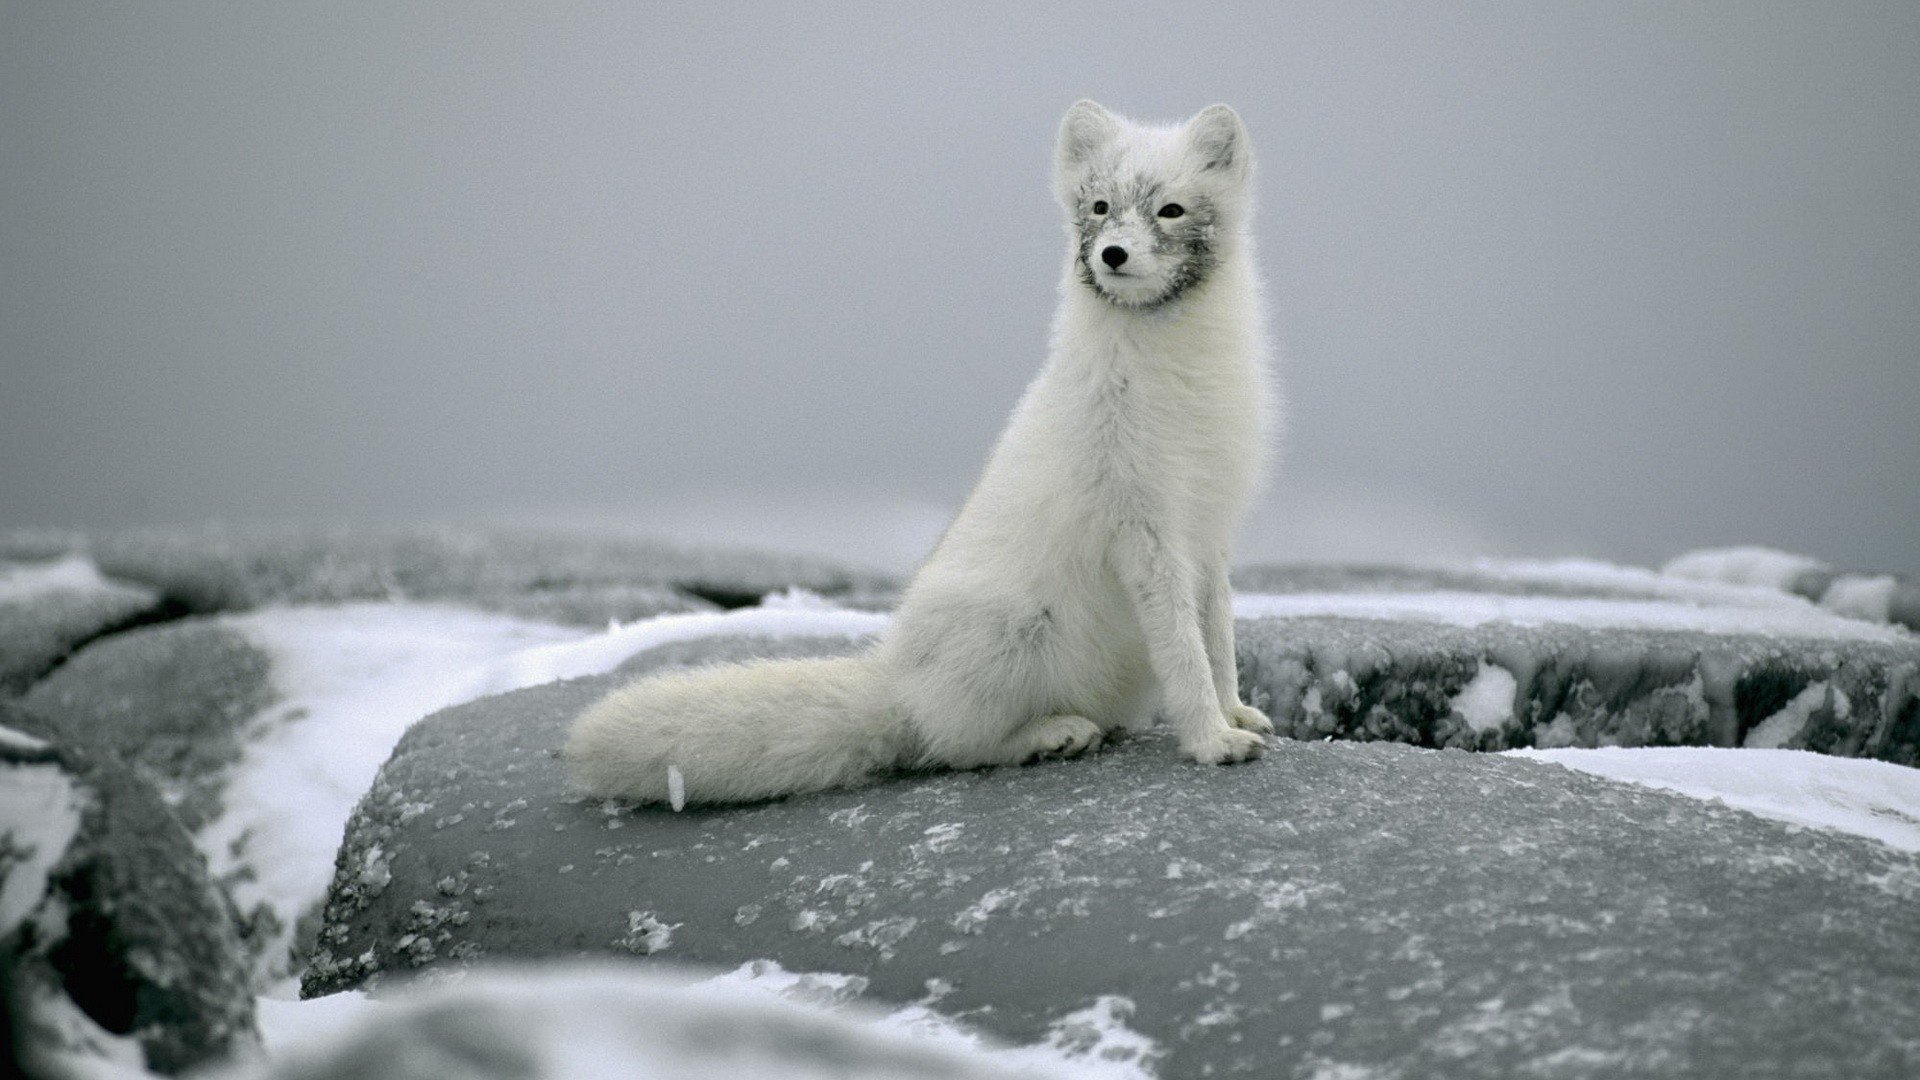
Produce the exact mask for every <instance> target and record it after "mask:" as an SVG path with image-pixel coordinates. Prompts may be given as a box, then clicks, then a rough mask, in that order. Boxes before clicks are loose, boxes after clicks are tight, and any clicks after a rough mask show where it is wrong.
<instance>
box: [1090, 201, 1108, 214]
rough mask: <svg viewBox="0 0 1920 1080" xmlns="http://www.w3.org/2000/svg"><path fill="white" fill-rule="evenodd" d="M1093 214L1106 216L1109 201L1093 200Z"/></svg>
mask: <svg viewBox="0 0 1920 1080" xmlns="http://www.w3.org/2000/svg"><path fill="white" fill-rule="evenodd" d="M1093 212H1094V213H1096V214H1104V213H1106V212H1107V200H1105V199H1095V200H1093Z"/></svg>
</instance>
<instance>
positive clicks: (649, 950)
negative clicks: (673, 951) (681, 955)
mask: <svg viewBox="0 0 1920 1080" xmlns="http://www.w3.org/2000/svg"><path fill="white" fill-rule="evenodd" d="M681 925H683V924H681V923H667V922H662V921H660V917H659V916H658V915H655V914H654V913H653V912H651V911H629V912H627V933H626V936H625V937H622V938H620V939H619V940H618V941H615V942H614V944H615V945H618V946H620V947H621V948H623V949H626V950H627V951H628V952H634V953H639V954H640V955H642V956H651V955H653V954H654V953H657V952H665V951H666V949H667V946H669V945H672V944H673V931H674V930H675V929H676V928H677V927H679V926H681Z"/></svg>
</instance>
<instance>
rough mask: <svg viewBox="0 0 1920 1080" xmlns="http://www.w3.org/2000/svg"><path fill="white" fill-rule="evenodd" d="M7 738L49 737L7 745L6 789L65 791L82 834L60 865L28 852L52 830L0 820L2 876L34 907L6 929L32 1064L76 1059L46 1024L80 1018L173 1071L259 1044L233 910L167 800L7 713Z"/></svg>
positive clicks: (4, 960) (40, 723)
mask: <svg viewBox="0 0 1920 1080" xmlns="http://www.w3.org/2000/svg"><path fill="white" fill-rule="evenodd" d="M0 728H4V729H7V730H8V731H11V732H16V733H23V734H25V735H28V736H34V737H36V738H35V739H22V738H19V737H17V736H11V735H10V736H8V737H6V738H4V739H0V774H5V776H4V777H0V783H21V784H25V783H27V782H28V772H29V771H32V772H34V773H35V774H36V775H35V776H34V778H33V782H35V783H36V784H38V785H39V786H45V785H44V783H42V782H44V781H49V780H53V781H57V782H58V783H59V784H61V785H64V790H66V791H67V792H68V793H69V797H70V800H71V802H70V804H71V805H72V806H74V807H76V808H77V809H78V815H77V816H78V827H77V830H76V831H74V832H73V833H71V834H70V835H69V836H68V837H67V841H66V844H65V847H64V849H63V850H62V851H61V852H59V854H58V855H57V857H55V858H53V859H52V861H51V866H50V867H48V866H45V862H44V859H40V860H37V859H35V858H34V857H33V853H32V852H31V850H30V849H31V847H32V844H31V843H30V842H29V843H18V842H16V841H17V839H18V838H19V837H22V836H32V835H34V834H35V832H36V830H37V827H38V826H39V825H42V824H44V823H43V822H29V821H4V822H0V825H3V826H5V829H4V831H5V838H4V843H0V879H3V880H5V881H6V884H7V889H6V890H4V891H5V892H7V893H10V894H16V895H14V896H12V897H10V899H20V900H22V902H23V904H24V905H25V913H24V916H23V917H21V918H19V919H18V920H8V921H6V922H5V923H4V924H0V972H4V974H5V975H6V976H7V977H8V978H9V979H10V982H11V985H10V987H9V989H8V997H9V998H10V1000H11V1003H12V1004H13V1005H14V1006H16V1007H18V1008H19V1009H20V1010H21V1015H18V1016H15V1017H12V1018H11V1019H12V1020H13V1022H14V1026H15V1037H16V1038H17V1039H19V1040H20V1045H19V1046H18V1049H19V1051H20V1052H21V1057H22V1059H23V1062H30V1061H31V1060H32V1059H33V1058H34V1056H35V1055H36V1054H38V1053H40V1052H43V1051H48V1050H54V1049H67V1050H72V1049H73V1048H72V1047H61V1046H59V1045H57V1044H58V1040H59V1039H60V1038H61V1037H62V1036H61V1032H60V1030H59V1028H60V1025H57V1024H49V1023H47V1021H48V1020H49V1019H50V1014H53V1013H57V1012H59V1011H64V1010H68V1009H72V1010H77V1011H78V1012H80V1013H82V1014H84V1015H85V1016H86V1017H87V1018H88V1019H90V1020H91V1021H92V1022H93V1024H95V1025H97V1026H98V1027H99V1028H101V1029H103V1030H105V1031H106V1032H108V1033H110V1034H113V1035H121V1036H130V1037H132V1038H134V1039H136V1040H137V1041H138V1043H139V1045H140V1047H141V1049H142V1051H143V1052H144V1054H145V1057H146V1064H147V1066H148V1067H149V1068H151V1069H153V1070H156V1071H158V1072H162V1073H169V1074H171V1073H176V1072H181V1071H184V1070H186V1069H188V1068H190V1067H193V1066H196V1065H201V1064H205V1063H208V1062H211V1061H215V1060H218V1059H220V1058H223V1057H225V1056H226V1055H228V1054H230V1053H232V1052H234V1051H236V1050H238V1049H241V1048H242V1047H245V1046H247V1045H249V1044H251V1043H252V1042H253V1041H254V1039H255V1038H256V1036H255V1033H254V1028H253V995H252V992H251V990H250V988H249V987H248V985H247V981H246V969H245V966H244V962H243V960H242V952H241V948H240V944H239V942H238V940H237V939H236V938H235V936H234V932H233V928H232V924H231V921H230V918H229V914H228V911H227V908H226V904H225V900H224V898H223V897H222V896H221V895H220V894H219V892H218V891H217V890H215V889H214V888H213V887H212V886H211V884H210V883H209V882H208V880H207V876H206V864H205V861H204V860H203V859H202V858H201V856H200V853H199V852H198V851H197V850H195V848H194V846H193V843H192V841H190V840H189V839H188V837H187V834H186V831H185V830H184V829H183V828H182V827H181V825H180V823H179V821H178V820H176V819H175V818H174V816H173V815H172V814H171V813H169V812H168V810H167V808H166V807H165V806H164V805H163V804H162V802H161V800H160V797H159V795H158V794H157V793H156V792H155V791H154V790H153V788H152V787H150V786H149V785H148V784H147V783H146V782H145V781H144V780H143V779H142V778H141V777H140V776H139V775H138V774H136V773H134V772H133V771H132V770H129V769H128V768H126V767H125V766H124V765H122V764H120V763H119V762H118V761H116V760H115V759H114V758H113V757H112V756H111V755H110V754H103V753H99V752H98V751H96V750H93V749H89V748H86V747H84V746H80V745H76V744H73V743H70V742H67V741H66V740H65V738H64V734H65V733H64V732H63V731H62V730H61V729H60V728H59V727H58V726H57V725H55V724H51V723H48V722H46V721H45V720H44V719H42V718H40V717H36V716H34V715H33V714H31V713H30V712H27V711H25V710H21V709H19V708H17V707H14V706H12V705H9V704H7V703H5V702H0ZM36 740H38V741H37V742H36ZM44 854H46V855H51V854H52V853H51V852H48V853H44ZM36 869H41V870H43V871H44V872H41V873H37V874H36V873H35V870H36ZM15 874H20V875H22V876H21V879H20V882H19V886H18V888H17V889H16V887H15V883H14V879H13V876H12V875H15ZM30 874H31V875H33V880H28V879H27V875H30Z"/></svg>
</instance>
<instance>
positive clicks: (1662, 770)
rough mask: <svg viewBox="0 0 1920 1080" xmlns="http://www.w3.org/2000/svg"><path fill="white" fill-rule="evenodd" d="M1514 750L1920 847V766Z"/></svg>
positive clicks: (1685, 750)
mask: <svg viewBox="0 0 1920 1080" xmlns="http://www.w3.org/2000/svg"><path fill="white" fill-rule="evenodd" d="M1508 752H1509V753H1511V754H1514V755H1517V756H1520V757H1527V758H1532V759H1534V760H1536V761H1544V762H1551V763H1553V764H1556V765H1562V766H1565V767H1566V768H1569V769H1575V770H1578V771H1580V772H1585V773H1591V774H1593V775H1595V776H1603V777H1606V778H1608V779H1610V780H1621V781H1625V782H1627V783H1631V784H1641V785H1644V786H1646V787H1652V788H1659V789H1661V790H1663V791H1671V792H1674V793H1676V794H1680V795H1687V796H1690V797H1692V798H1696V799H1709V800H1716V801H1718V802H1721V803H1724V804H1725V805H1727V806H1731V807H1734V808H1735V809H1739V810H1745V811H1747V812H1749V813H1753V814H1758V815H1759V816H1761V817H1765V818H1772V819H1774V820H1776V821H1785V822H1789V823H1791V824H1794V825H1803V826H1808V827H1811V828H1817V829H1832V830H1836V831H1839V832H1844V833H1851V834H1853V835H1855V836H1864V837H1866V838H1868V839H1870V840H1878V841H1879V842H1881V843H1883V844H1886V845H1887V846H1889V847H1892V848H1896V849H1898V850H1900V851H1907V852H1920V769H1910V768H1907V767H1905V766H1901V765H1893V764H1889V763H1887V762H1884V761H1871V760H1867V759H1864V758H1838V757H1829V756H1827V755H1825V754H1815V753H1811V752H1809V751H1805V750H1762V749H1745V748H1741V749H1734V748H1728V747H1692V746H1687V747H1678V746H1672V747H1668V746H1663V747H1634V748H1622V747H1603V748H1599V749H1592V750H1581V749H1560V750H1512V751H1508Z"/></svg>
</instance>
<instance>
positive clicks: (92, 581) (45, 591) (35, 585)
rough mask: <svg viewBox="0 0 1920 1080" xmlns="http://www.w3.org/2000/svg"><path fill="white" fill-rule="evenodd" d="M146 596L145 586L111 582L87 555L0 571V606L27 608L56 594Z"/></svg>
mask: <svg viewBox="0 0 1920 1080" xmlns="http://www.w3.org/2000/svg"><path fill="white" fill-rule="evenodd" d="M106 592H142V593H146V594H148V595H152V590H151V589H147V588H144V587H142V586H135V585H129V584H125V583H123V582H116V581H109V580H107V579H106V578H105V577H104V576H102V575H101V573H100V568H99V567H97V566H95V565H94V564H93V560H92V559H89V558H87V557H86V556H85V555H67V556H64V557H62V558H58V559H52V560H49V561H47V562H37V563H14V564H11V565H8V566H4V567H0V604H24V603H28V602H30V601H34V600H38V599H41V598H42V597H45V596H49V595H52V594H55V593H106Z"/></svg>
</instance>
